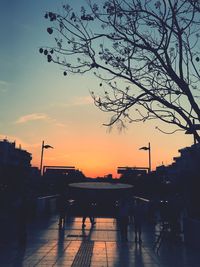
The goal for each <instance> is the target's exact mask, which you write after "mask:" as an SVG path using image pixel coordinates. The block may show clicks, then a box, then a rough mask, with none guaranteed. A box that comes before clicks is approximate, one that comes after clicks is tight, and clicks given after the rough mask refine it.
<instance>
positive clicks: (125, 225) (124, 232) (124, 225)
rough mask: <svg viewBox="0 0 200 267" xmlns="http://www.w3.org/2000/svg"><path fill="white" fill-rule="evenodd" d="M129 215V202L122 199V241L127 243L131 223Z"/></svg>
mask: <svg viewBox="0 0 200 267" xmlns="http://www.w3.org/2000/svg"><path fill="white" fill-rule="evenodd" d="M129 213H130V205H129V200H128V199H127V198H125V197H124V198H121V199H120V200H119V212H118V215H119V227H120V234H121V240H122V241H127V240H128V238H127V233H128V222H129Z"/></svg>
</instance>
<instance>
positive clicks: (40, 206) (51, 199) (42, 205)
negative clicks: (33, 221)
mask: <svg viewBox="0 0 200 267" xmlns="http://www.w3.org/2000/svg"><path fill="white" fill-rule="evenodd" d="M58 196H59V195H51V196H44V197H38V198H37V200H36V216H46V215H50V214H53V213H55V212H56V211H57V199H58Z"/></svg>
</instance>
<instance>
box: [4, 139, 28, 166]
mask: <svg viewBox="0 0 200 267" xmlns="http://www.w3.org/2000/svg"><path fill="white" fill-rule="evenodd" d="M31 159H32V156H31V153H29V152H27V151H26V150H23V149H21V148H20V147H19V148H17V147H16V143H15V142H9V141H8V140H7V139H3V140H0V166H20V167H25V168H28V167H31Z"/></svg>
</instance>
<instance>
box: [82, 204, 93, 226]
mask: <svg viewBox="0 0 200 267" xmlns="http://www.w3.org/2000/svg"><path fill="white" fill-rule="evenodd" d="M81 207H82V212H83V219H82V228H85V226H86V225H85V221H86V218H87V217H89V219H90V222H91V225H92V226H93V225H94V224H95V221H94V214H93V213H94V211H93V205H92V202H90V201H89V200H83V201H82V203H81Z"/></svg>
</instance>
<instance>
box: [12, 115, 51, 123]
mask: <svg viewBox="0 0 200 267" xmlns="http://www.w3.org/2000/svg"><path fill="white" fill-rule="evenodd" d="M47 119H48V116H47V115H46V114H45V113H32V114H27V115H24V116H21V117H19V118H18V119H17V120H16V121H15V123H16V124H22V123H27V122H29V121H36V120H47Z"/></svg>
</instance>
